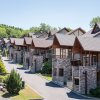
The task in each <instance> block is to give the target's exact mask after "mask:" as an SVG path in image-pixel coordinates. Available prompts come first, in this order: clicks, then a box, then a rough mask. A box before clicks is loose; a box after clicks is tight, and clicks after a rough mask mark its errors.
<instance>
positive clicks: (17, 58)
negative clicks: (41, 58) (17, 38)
mask: <svg viewBox="0 0 100 100" xmlns="http://www.w3.org/2000/svg"><path fill="white" fill-rule="evenodd" d="M22 61H23V51H22V50H14V58H13V62H14V63H22Z"/></svg>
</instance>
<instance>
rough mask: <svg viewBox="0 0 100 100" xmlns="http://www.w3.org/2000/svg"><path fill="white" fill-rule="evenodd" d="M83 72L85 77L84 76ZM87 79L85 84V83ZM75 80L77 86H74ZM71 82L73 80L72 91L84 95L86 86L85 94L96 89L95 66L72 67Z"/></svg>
mask: <svg viewBox="0 0 100 100" xmlns="http://www.w3.org/2000/svg"><path fill="white" fill-rule="evenodd" d="M85 72H87V75H86V76H85ZM86 77H87V82H86ZM75 79H78V80H79V84H78V85H77V84H75ZM72 80H73V90H74V91H76V92H78V93H81V94H85V89H86V84H87V93H89V91H90V89H92V88H96V87H97V72H96V67H95V66H73V67H72Z"/></svg>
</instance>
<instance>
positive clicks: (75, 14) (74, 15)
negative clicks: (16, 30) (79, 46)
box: [0, 0, 100, 31]
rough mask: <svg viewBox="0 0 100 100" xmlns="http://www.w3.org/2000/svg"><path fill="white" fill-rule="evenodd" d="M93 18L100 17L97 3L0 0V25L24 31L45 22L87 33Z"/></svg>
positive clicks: (89, 0)
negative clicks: (78, 29) (78, 28)
mask: <svg viewBox="0 0 100 100" xmlns="http://www.w3.org/2000/svg"><path fill="white" fill-rule="evenodd" d="M96 16H100V0H0V24H8V25H14V26H17V27H21V28H24V29H28V28H30V27H32V26H38V25H39V24H40V23H46V24H50V25H51V26H54V27H70V28H72V29H75V28H77V27H82V28H83V29H85V30H86V31H87V30H89V29H90V26H89V23H90V21H91V19H92V18H93V17H96Z"/></svg>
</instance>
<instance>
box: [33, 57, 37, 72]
mask: <svg viewBox="0 0 100 100" xmlns="http://www.w3.org/2000/svg"><path fill="white" fill-rule="evenodd" d="M34 63H35V72H36V71H37V68H36V66H37V64H36V59H35V60H34Z"/></svg>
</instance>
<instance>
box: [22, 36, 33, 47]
mask: <svg viewBox="0 0 100 100" xmlns="http://www.w3.org/2000/svg"><path fill="white" fill-rule="evenodd" d="M24 40H25V43H26V44H27V45H31V44H32V38H31V37H24Z"/></svg>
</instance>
